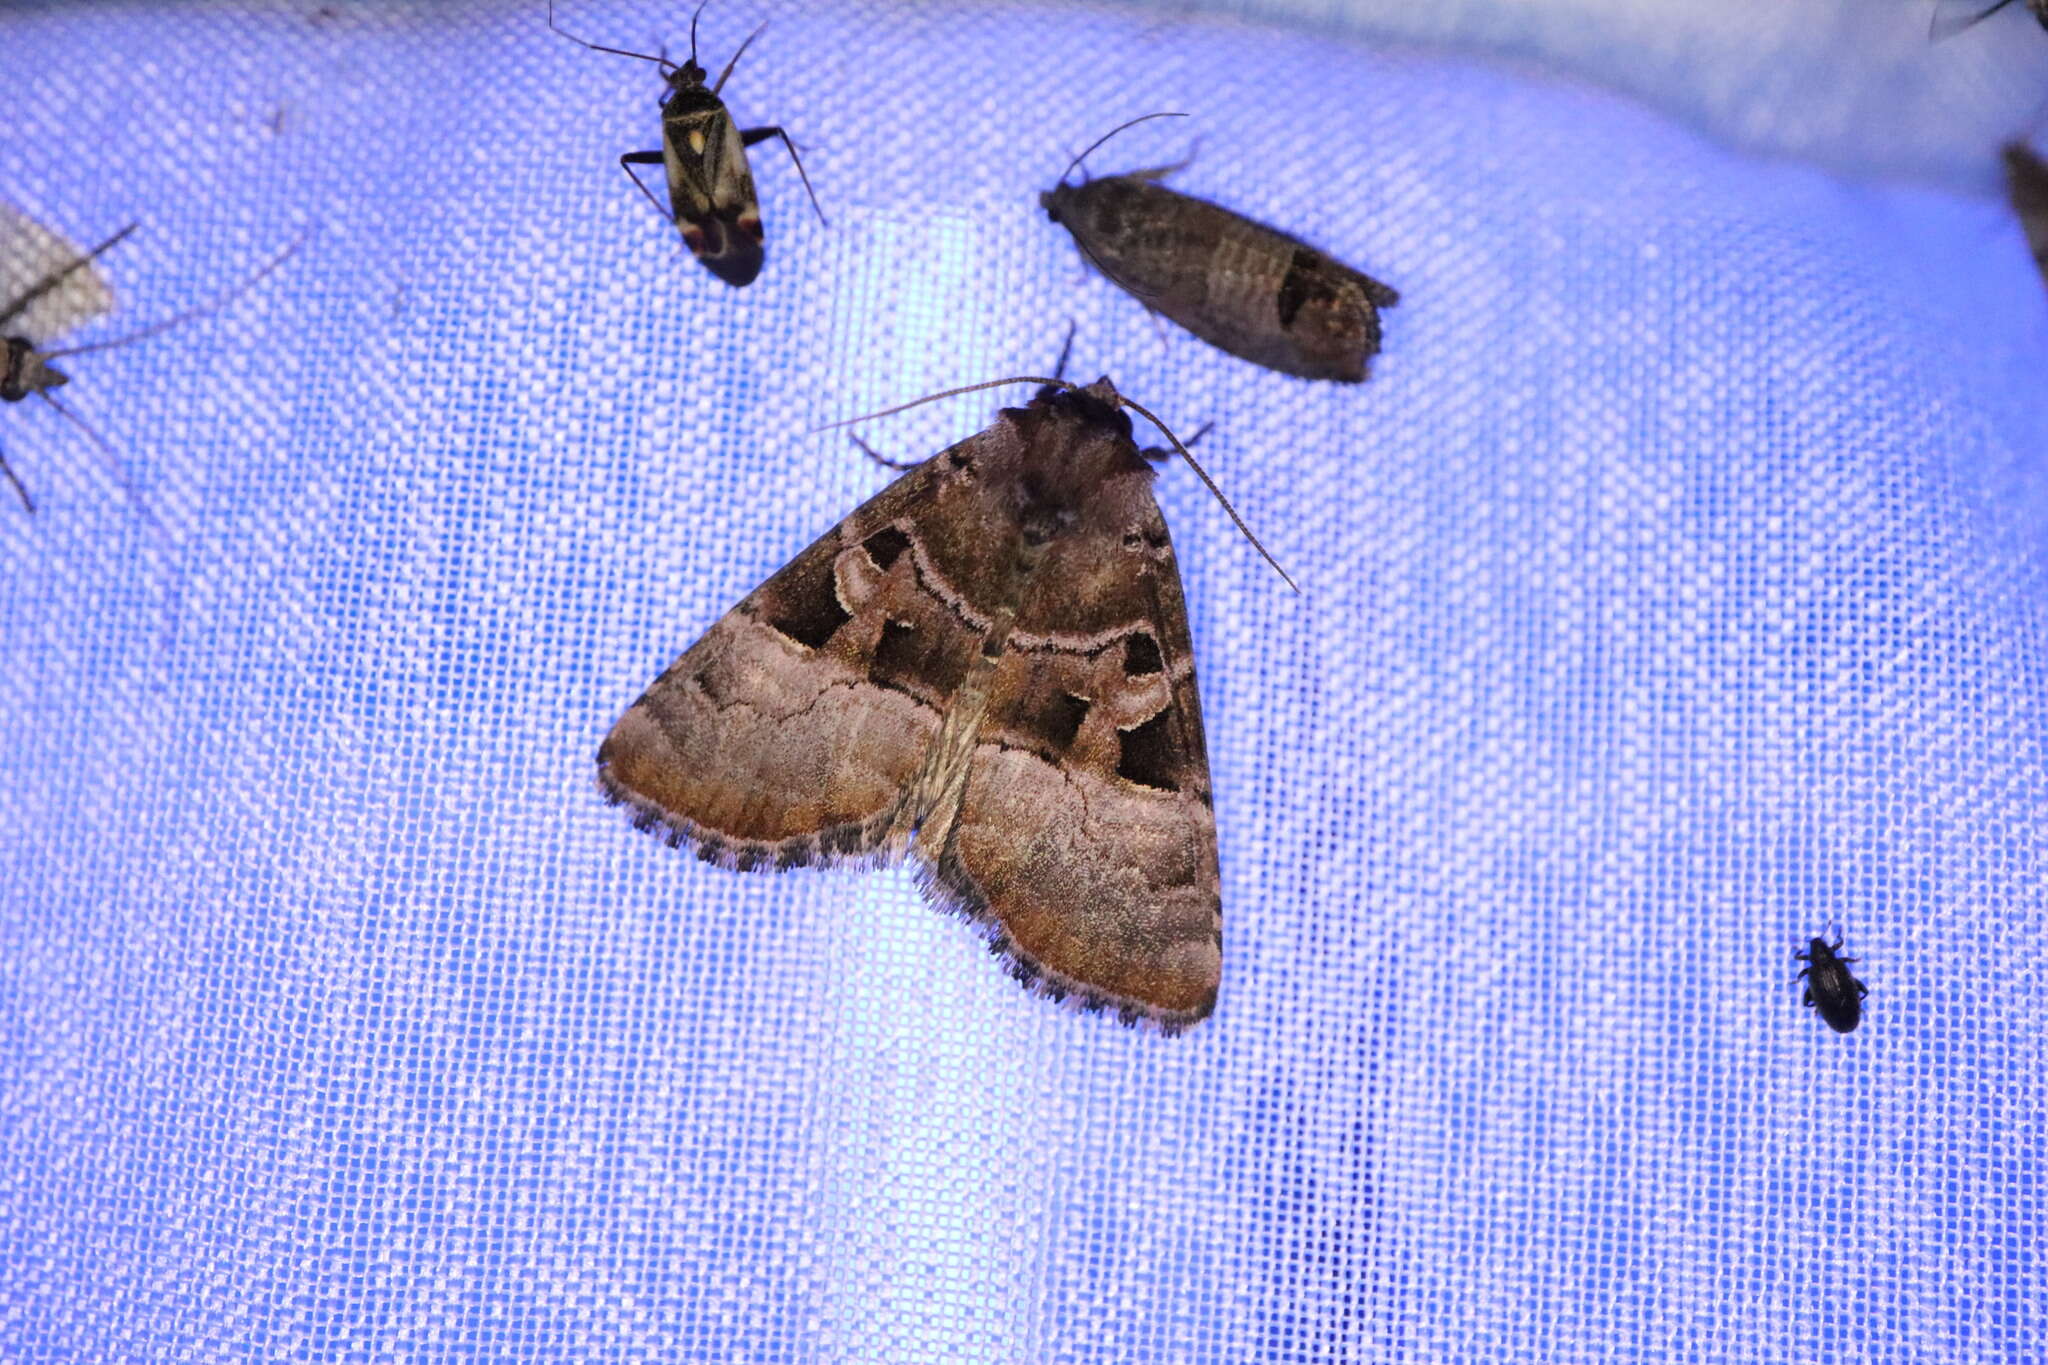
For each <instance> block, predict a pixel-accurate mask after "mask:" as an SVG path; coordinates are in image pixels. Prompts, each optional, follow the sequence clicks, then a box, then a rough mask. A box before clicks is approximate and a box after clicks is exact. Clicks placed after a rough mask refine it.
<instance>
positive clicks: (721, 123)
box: [548, 0, 825, 286]
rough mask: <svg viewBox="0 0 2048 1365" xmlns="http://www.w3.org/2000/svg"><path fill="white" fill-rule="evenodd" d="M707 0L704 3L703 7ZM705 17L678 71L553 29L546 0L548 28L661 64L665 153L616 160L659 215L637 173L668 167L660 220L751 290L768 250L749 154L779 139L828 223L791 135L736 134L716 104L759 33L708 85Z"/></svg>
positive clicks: (708, 263)
mask: <svg viewBox="0 0 2048 1365" xmlns="http://www.w3.org/2000/svg"><path fill="white" fill-rule="evenodd" d="M709 2H710V0H704V3H705V4H708V3H709ZM703 12H704V4H699V5H698V6H697V9H696V12H695V13H693V14H691V15H690V60H689V61H687V62H684V63H683V64H682V65H681V66H677V65H676V64H675V63H674V62H671V61H670V60H669V59H668V58H667V57H655V56H650V55H649V54H647V53H645V52H631V51H628V50H626V49H625V48H619V47H602V46H600V45H598V44H597V43H592V42H587V41H585V40H584V39H582V38H578V37H577V36H576V35H575V34H573V33H570V32H569V31H567V30H566V29H564V28H562V27H561V26H559V25H558V24H556V23H555V5H554V0H548V27H549V28H551V29H553V30H554V31H555V32H557V33H559V34H561V35H562V36H563V37H564V38H567V39H568V40H569V41H570V42H572V43H581V44H582V45H583V46H584V47H587V48H589V49H590V50H591V51H592V52H609V53H612V54H613V55H615V56H619V57H637V58H639V59H640V60H641V61H645V62H654V63H657V64H658V66H659V68H660V70H661V75H662V79H663V80H664V81H666V82H667V83H668V93H667V94H666V95H665V96H664V97H663V99H662V104H661V147H660V149H659V150H656V151H645V152H626V153H624V154H622V155H621V156H620V157H619V166H620V168H621V169H622V170H624V171H625V172H626V174H627V176H628V177H630V178H631V179H632V181H633V183H634V185H636V186H638V187H639V190H640V193H642V194H644V195H646V196H647V201H648V202H649V203H651V204H653V205H654V207H655V210H656V211H657V212H659V211H660V209H661V201H660V200H658V199H656V198H655V197H654V195H653V193H652V192H651V191H649V190H648V188H647V186H646V184H645V183H644V182H643V181H642V180H641V179H640V176H639V174H638V173H637V172H636V171H634V169H633V168H634V167H635V166H662V167H664V168H665V169H666V171H667V174H668V203H669V207H668V212H667V213H665V214H663V216H664V217H666V218H668V219H669V220H670V221H672V222H674V223H675V225H676V227H677V229H678V230H680V231H681V233H682V234H683V243H684V245H686V246H688V247H689V248H690V253H691V254H692V255H694V256H695V257H696V258H697V259H698V260H700V261H702V262H703V263H704V268H705V269H707V270H709V271H710V272H711V273H712V274H714V275H716V276H718V278H719V279H721V280H724V281H725V282H726V283H727V284H730V285H734V286H739V285H746V284H751V283H753V280H754V277H755V276H756V275H758V274H760V273H761V261H762V258H763V256H764V255H765V254H766V252H767V244H766V233H765V231H764V230H763V228H762V226H761V201H760V200H759V199H758V198H756V197H755V194H754V174H753V172H752V171H751V170H749V169H748V167H747V151H746V149H747V148H749V147H751V146H753V145H754V144H755V143H757V142H762V141H765V140H767V139H768V138H771V137H779V138H781V139H782V146H783V149H784V150H786V151H787V152H788V153H789V159H790V160H791V161H794V162H795V163H796V173H797V175H799V176H800V177H802V179H803V182H804V193H806V194H808V195H810V196H811V208H812V210H813V211H814V212H816V213H817V215H818V221H819V222H821V223H822V222H824V221H825V211H824V210H823V209H821V208H819V207H818V196H817V194H816V193H815V192H814V191H813V190H812V189H811V177H810V176H809V175H807V174H805V172H804V163H803V159H802V158H801V157H799V156H798V155H797V154H796V144H795V143H793V142H791V141H790V140H789V134H787V133H785V132H783V131H782V129H780V128H748V129H745V130H742V129H740V128H738V127H737V126H735V125H734V123H733V121H732V115H731V114H730V113H729V112H727V110H726V107H725V102H724V101H723V100H721V99H719V98H718V92H719V91H721V90H723V89H724V88H725V80H726V77H728V76H730V75H732V69H733V68H734V67H735V66H737V65H739V60H740V57H741V55H742V54H744V53H745V52H746V50H747V46H748V44H750V43H752V42H753V41H754V39H756V38H758V37H760V36H761V29H760V28H757V29H755V30H754V31H753V32H752V33H750V34H748V35H747V41H746V42H744V43H741V44H740V47H739V51H738V52H735V53H733V54H732V60H731V61H729V62H727V63H726V64H725V70H723V71H721V72H719V73H718V80H717V82H716V83H715V84H713V85H710V86H708V87H707V86H706V85H705V84H704V68H703V67H701V66H699V65H697V15H699V14H702V13H703ZM766 27H767V25H766V24H763V25H762V26H761V28H766Z"/></svg>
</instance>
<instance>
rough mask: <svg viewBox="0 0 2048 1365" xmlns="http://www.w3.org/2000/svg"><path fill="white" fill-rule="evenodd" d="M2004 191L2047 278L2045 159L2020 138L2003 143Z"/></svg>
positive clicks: (2047, 167) (2047, 172) (2047, 176)
mask: <svg viewBox="0 0 2048 1365" xmlns="http://www.w3.org/2000/svg"><path fill="white" fill-rule="evenodd" d="M2005 191H2006V194H2007V195H2008V196H2010V197H2011V199H2012V208H2013V212H2014V213H2017V214H2018V215H2019V218H2020V226H2021V227H2022V228H2024V229H2025V230H2026V234H2027V246H2028V248H2029V249H2031V250H2032V251H2033V253H2034V264H2035V265H2037V266H2039V267H2040V270H2041V279H2042V280H2043V281H2044V282H2048V162H2044V161H2043V160H2041V158H2040V157H2039V156H2038V155H2036V154H2035V152H2034V149H2033V148H2031V147H2029V146H2027V144H2026V143H2024V142H2008V143H2006V144H2005Z"/></svg>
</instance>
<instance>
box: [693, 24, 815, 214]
mask: <svg viewBox="0 0 2048 1365" xmlns="http://www.w3.org/2000/svg"><path fill="white" fill-rule="evenodd" d="M706 3H709V0H706ZM697 8H698V9H699V10H702V9H703V8H704V6H703V5H699V6H697ZM696 23H697V21H696V19H694V18H692V19H691V20H690V24H691V26H692V30H693V31H692V32H691V34H690V60H691V61H692V62H694V61H696V60H697V35H696V33H695V31H694V29H695V26H696ZM767 27H768V25H767V23H766V22H765V21H764V22H763V23H762V25H761V28H757V29H755V30H754V31H753V32H752V33H749V34H748V35H747V41H746V42H744V43H741V44H740V45H739V48H738V50H737V51H735V52H734V53H733V54H732V60H731V61H729V62H727V63H726V64H725V70H723V71H721V72H719V73H718V83H717V84H716V85H714V86H712V87H711V93H712V94H714V95H716V94H717V93H718V92H719V91H721V90H723V89H725V78H726V77H727V76H730V75H731V74H732V69H733V68H734V67H736V66H738V65H739V64H740V58H741V57H743V56H745V55H746V51H747V48H748V47H749V46H750V45H751V44H752V43H753V41H754V39H756V38H758V37H760V36H761V29H765V28H767ZM797 169H798V170H802V169H803V167H802V165H801V164H799V165H798V167H797ZM810 186H811V182H810V181H808V180H806V181H804V188H805V189H809V188H810ZM817 206H818V200H817V197H816V196H815V195H813V196H812V198H811V207H812V208H816V207H817Z"/></svg>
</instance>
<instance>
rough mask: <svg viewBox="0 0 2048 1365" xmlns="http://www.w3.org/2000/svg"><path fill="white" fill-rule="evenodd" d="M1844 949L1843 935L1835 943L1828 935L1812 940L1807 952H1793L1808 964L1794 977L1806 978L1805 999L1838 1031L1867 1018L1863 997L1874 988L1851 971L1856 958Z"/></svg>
mask: <svg viewBox="0 0 2048 1365" xmlns="http://www.w3.org/2000/svg"><path fill="white" fill-rule="evenodd" d="M1841 951H1842V940H1841V936H1840V935H1837V936H1836V937H1835V941H1834V942H1833V943H1829V942H1828V941H1827V940H1826V939H1824V938H1815V939H1812V940H1809V941H1808V943H1807V945H1806V951H1805V952H1803V953H1802V952H1796V951H1795V952H1794V953H1793V954H1792V956H1793V957H1795V958H1797V959H1799V960H1800V961H1801V962H1804V963H1805V964H1806V965H1805V966H1804V967H1801V968H1800V969H1799V972H1798V974H1797V975H1796V976H1794V977H1793V978H1792V979H1793V980H1794V981H1798V980H1800V979H1802V978H1804V980H1805V981H1806V994H1805V996H1804V1003H1805V1005H1806V1007H1807V1008H1808V1009H1810V1010H1814V1011H1816V1012H1818V1013H1819V1015H1820V1017H1821V1018H1822V1019H1824V1020H1826V1021H1827V1026H1828V1027H1829V1028H1831V1029H1833V1030H1834V1031H1835V1032H1837V1033H1852V1032H1854V1031H1855V1028H1856V1026H1857V1025H1858V1024H1860V1023H1862V1022H1863V997H1864V996H1866V995H1868V994H1870V992H1869V991H1867V990H1865V989H1864V987H1863V983H1862V982H1861V981H1858V980H1857V979H1856V978H1855V977H1854V976H1851V975H1850V974H1849V966H1850V964H1851V963H1853V962H1855V961H1856V959H1855V958H1853V957H1843V956H1841Z"/></svg>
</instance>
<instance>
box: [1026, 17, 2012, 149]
mask: <svg viewBox="0 0 2048 1365" xmlns="http://www.w3.org/2000/svg"><path fill="white" fill-rule="evenodd" d="M2008 3H2009V0H2008ZM1186 117H1187V115H1186V114H1183V113H1179V112H1177V111H1175V110H1172V109H1167V110H1162V111H1161V112H1159V113H1156V114H1140V115H1138V117H1136V118H1134V119H1131V120H1130V121H1129V122H1127V123H1119V124H1118V125H1117V126H1116V127H1114V128H1112V129H1110V130H1109V131H1108V132H1106V133H1104V134H1103V135H1102V136H1101V137H1099V138H1096V139H1095V141H1093V142H1091V143H1089V144H1088V150H1087V151H1084V152H1082V153H1081V155H1079V156H1077V157H1075V158H1074V159H1073V160H1072V161H1069V162H1068V163H1067V168H1066V169H1065V170H1063V171H1061V172H1060V178H1059V183H1060V184H1062V185H1064V184H1066V183H1067V177H1068V176H1070V175H1072V174H1073V173H1074V167H1076V166H1078V165H1080V164H1081V163H1082V162H1084V161H1086V160H1087V159H1088V153H1089V152H1092V151H1094V150H1095V149H1096V148H1097V147H1100V146H1101V145H1102V144H1103V143H1105V142H1107V141H1109V140H1110V139H1111V138H1113V137H1115V136H1116V135H1117V134H1118V133H1121V132H1122V131H1123V130H1124V129H1126V128H1135V127H1137V126H1138V125H1139V124H1141V123H1145V122H1148V121H1150V120H1152V119H1156V118H1186Z"/></svg>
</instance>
